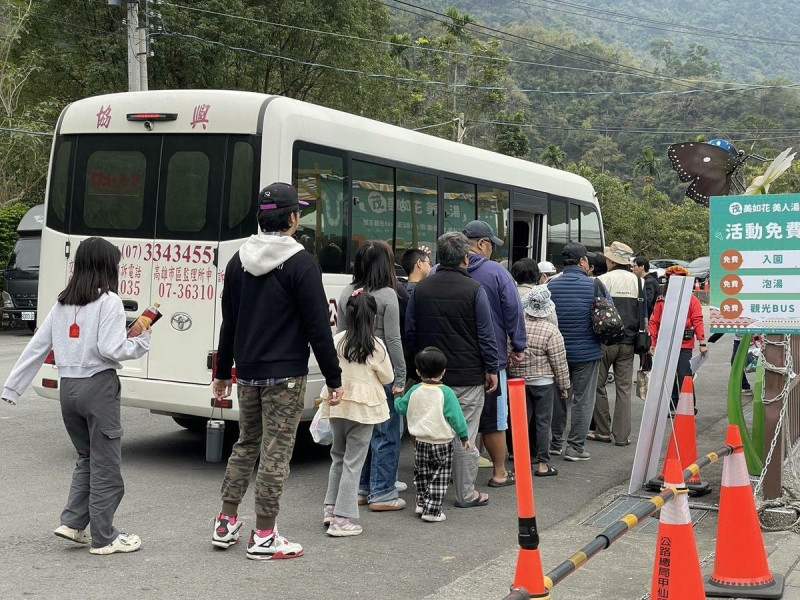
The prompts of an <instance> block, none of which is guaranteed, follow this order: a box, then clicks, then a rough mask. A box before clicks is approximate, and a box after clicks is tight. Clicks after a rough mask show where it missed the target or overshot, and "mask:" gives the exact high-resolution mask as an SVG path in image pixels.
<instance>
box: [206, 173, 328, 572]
mask: <svg viewBox="0 0 800 600" xmlns="http://www.w3.org/2000/svg"><path fill="white" fill-rule="evenodd" d="M258 203H259V211H258V225H259V229H260V232H259V234H258V235H253V236H251V237H250V238H249V239H248V240H247V241H246V242H245V243H244V244H243V245H242V247H241V248H240V250H239V252H237V253H236V254H235V255H234V256H233V258H232V259H231V260H230V262H229V263H228V266H227V268H226V269H225V287H224V289H223V291H222V325H221V326H220V332H219V348H218V351H217V364H216V375H215V377H216V378H215V379H214V383H213V391H214V396H215V397H216V398H218V399H222V398H227V397H228V396H230V393H231V384H232V381H231V379H232V378H231V369H232V367H233V362H234V359H235V361H236V374H237V378H238V381H237V385H238V400H239V440H238V441H237V442H236V444H235V445H234V447H233V452H232V453H231V457H230V459H229V460H228V467H227V469H226V471H225V479H224V480H223V482H222V511H221V512H220V514H219V516H218V517H217V520H216V523H215V525H214V533H213V536H212V544H213V545H214V546H217V547H219V548H228V547H230V546H231V545H233V544H235V543H236V541H237V540H238V538H239V529H240V528H241V526H242V521H241V519H239V517H238V507H239V504H240V503H241V501H242V498H243V497H244V494H245V492H246V491H247V485H248V483H249V482H250V475H251V474H252V472H253V468H254V466H255V463H256V460H257V459H258V458H259V455H260V458H261V461H260V462H259V465H258V475H257V477H256V493H255V501H256V526H255V530H253V532H252V533H251V536H250V541H249V543H248V546H247V558H250V559H254V560H271V559H278V558H295V557H298V556H301V555H302V554H303V547H302V546H301V545H300V544H297V543H295V542H290V541H289V540H287V539H286V538H285V537H283V536H281V535H279V534H278V531H277V529H276V527H275V519H276V518H277V516H278V505H279V500H280V497H281V493H282V492H283V484H284V481H285V480H286V477H287V476H288V475H289V460H290V459H291V456H292V450H293V448H294V442H295V434H296V432H297V426H298V424H299V423H300V417H301V415H302V412H303V405H304V402H305V389H306V378H307V375H308V359H309V345H310V346H311V348H312V349H313V350H314V356H315V357H316V359H317V362H318V363H319V367H320V370H321V371H322V375H323V376H324V377H325V383H326V384H327V386H328V390H329V399H330V403H331V404H332V405H335V404H338V403H339V401H340V397H341V386H342V379H341V374H342V371H341V369H340V368H339V360H338V357H337V355H336V349H335V348H334V345H333V336H332V334H331V327H330V318H329V312H328V300H327V298H326V296H325V290H324V288H323V287H322V274H321V271H320V267H319V264H318V263H317V261H316V260H315V259H314V257H313V256H312V255H311V254H310V253H308V252H307V251H306V250H305V249H304V248H303V246H302V245H301V244H300V243H298V242H297V241H296V240H295V239H294V238H293V237H292V236H293V235H294V234H295V232H296V231H297V228H298V226H299V224H300V205H301V204H303V205H306V206H307V204H306V203H305V202H300V201H299V200H298V197H297V191H296V190H295V188H294V187H292V186H291V185H289V184H287V183H273V184H272V185H269V186H267V187H266V188H264V189H263V190H261V192H260V193H259V197H258Z"/></svg>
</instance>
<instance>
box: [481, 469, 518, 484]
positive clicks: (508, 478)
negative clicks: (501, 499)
mask: <svg viewBox="0 0 800 600" xmlns="http://www.w3.org/2000/svg"><path fill="white" fill-rule="evenodd" d="M515 483H517V480H516V479H515V478H514V472H513V471H506V480H505V481H497V480H496V479H495V478H494V477H492V478H491V479H490V480H489V483H487V484H486V485H488V486H489V487H493V488H500V487H507V486H509V485H514V484H515Z"/></svg>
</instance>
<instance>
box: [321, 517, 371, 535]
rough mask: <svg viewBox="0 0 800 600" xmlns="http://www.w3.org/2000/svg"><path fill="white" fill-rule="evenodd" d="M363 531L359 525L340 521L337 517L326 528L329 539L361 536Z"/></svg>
mask: <svg viewBox="0 0 800 600" xmlns="http://www.w3.org/2000/svg"><path fill="white" fill-rule="evenodd" d="M363 531H364V530H363V528H362V527H361V525H357V524H356V523H353V522H351V521H350V519H340V518H338V517H337V518H336V520H334V521H333V523H331V526H330V527H328V535H329V536H331V537H350V536H351V535H361V533H362V532H363Z"/></svg>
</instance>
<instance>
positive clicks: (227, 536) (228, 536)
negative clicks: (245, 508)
mask: <svg viewBox="0 0 800 600" xmlns="http://www.w3.org/2000/svg"><path fill="white" fill-rule="evenodd" d="M242 525H244V521H242V520H241V519H240V518H239V517H238V515H237V516H236V517H229V516H227V515H223V514H222V513H219V515H217V519H216V522H215V523H214V533H213V534H212V535H211V544H212V545H214V546H216V547H217V548H223V549H227V548H230V547H231V546H233V545H234V544H235V543H236V542H238V541H239V530H240V529H241V528H242Z"/></svg>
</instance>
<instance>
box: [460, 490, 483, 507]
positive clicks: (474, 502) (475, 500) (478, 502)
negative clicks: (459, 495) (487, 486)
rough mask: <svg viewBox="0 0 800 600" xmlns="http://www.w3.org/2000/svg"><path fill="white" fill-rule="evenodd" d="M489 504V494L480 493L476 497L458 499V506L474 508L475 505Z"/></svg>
mask: <svg viewBox="0 0 800 600" xmlns="http://www.w3.org/2000/svg"><path fill="white" fill-rule="evenodd" d="M487 504H489V494H480V493H479V494H478V496H477V497H476V498H473V499H472V500H467V501H466V502H461V501H459V500H456V508H472V507H473V506H486V505H487Z"/></svg>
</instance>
